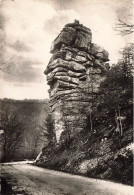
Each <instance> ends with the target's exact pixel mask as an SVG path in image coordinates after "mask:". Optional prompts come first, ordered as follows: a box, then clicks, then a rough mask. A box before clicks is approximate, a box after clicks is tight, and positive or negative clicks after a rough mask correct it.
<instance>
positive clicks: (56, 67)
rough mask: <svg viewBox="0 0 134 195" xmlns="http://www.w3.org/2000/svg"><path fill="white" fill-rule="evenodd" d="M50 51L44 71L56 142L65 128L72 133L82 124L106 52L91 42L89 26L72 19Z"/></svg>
mask: <svg viewBox="0 0 134 195" xmlns="http://www.w3.org/2000/svg"><path fill="white" fill-rule="evenodd" d="M51 53H52V54H53V55H52V57H51V59H50V62H49V64H48V66H47V68H46V70H45V74H46V75H47V82H48V85H50V90H49V96H50V106H51V109H52V115H53V119H54V127H55V132H56V138H57V142H59V140H60V139H61V138H62V136H63V135H64V133H66V132H67V131H69V136H73V135H74V134H75V133H77V132H79V131H81V130H83V129H84V128H85V127H86V123H87V116H88V115H89V113H91V110H92V104H93V102H94V101H93V100H95V98H96V96H97V95H99V86H100V83H101V82H102V80H103V79H104V78H105V71H106V70H107V63H106V62H107V61H108V52H107V51H106V50H104V49H103V48H102V47H100V46H98V45H96V44H94V43H92V33H91V30H90V29H88V28H87V27H85V26H83V25H82V24H79V21H77V20H75V22H74V23H69V24H66V25H65V27H64V28H63V30H62V31H61V33H60V34H59V35H58V36H57V37H56V39H55V40H54V41H53V43H52V46H51Z"/></svg>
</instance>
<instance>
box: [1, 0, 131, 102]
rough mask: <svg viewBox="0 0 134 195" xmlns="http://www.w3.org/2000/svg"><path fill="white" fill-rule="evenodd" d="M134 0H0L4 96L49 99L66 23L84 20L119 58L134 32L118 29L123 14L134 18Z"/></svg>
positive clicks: (127, 19) (128, 19)
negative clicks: (54, 52)
mask: <svg viewBox="0 0 134 195" xmlns="http://www.w3.org/2000/svg"><path fill="white" fill-rule="evenodd" d="M132 8H133V0H0V85H1V86H0V98H12V99H45V98H48V97H49V96H48V89H49V86H48V85H47V81H46V76H45V75H44V73H43V71H44V70H45V68H46V66H47V64H48V62H49V59H50V57H51V54H50V47H51V43H52V41H53V40H54V39H55V38H56V36H57V35H58V34H59V33H60V31H61V30H62V28H63V27H64V25H65V24H67V23H70V22H73V21H74V19H78V20H79V21H80V23H82V24H83V25H84V26H87V27H88V28H90V29H91V31H92V42H93V43H96V44H98V45H100V46H102V47H104V48H105V49H106V50H107V51H108V52H109V59H110V64H113V63H117V61H118V59H119V58H120V56H119V50H120V49H121V48H123V47H124V46H126V44H128V43H130V42H132V35H129V36H121V35H118V33H117V32H116V31H115V30H114V29H115V24H116V23H117V21H118V18H120V19H121V20H123V21H125V22H127V23H133V21H132V19H133V18H132Z"/></svg>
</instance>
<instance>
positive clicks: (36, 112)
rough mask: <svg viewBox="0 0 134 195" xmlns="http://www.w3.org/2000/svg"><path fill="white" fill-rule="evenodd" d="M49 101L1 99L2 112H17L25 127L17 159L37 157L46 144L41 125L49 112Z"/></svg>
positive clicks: (16, 155)
mask: <svg viewBox="0 0 134 195" xmlns="http://www.w3.org/2000/svg"><path fill="white" fill-rule="evenodd" d="M48 101H49V100H48V99H44V100H36V99H34V100H31V99H24V100H14V99H6V98H5V99H0V112H1V113H8V114H7V115H10V113H15V114H17V118H18V120H19V122H21V124H22V126H23V127H24V129H25V130H24V133H23V139H22V147H21V148H20V149H19V150H17V151H16V154H15V156H14V158H15V160H16V159H18V160H19V159H24V158H26V159H27V158H35V157H36V156H37V155H38V153H39V152H40V151H41V149H42V147H43V146H44V144H45V138H44V136H43V133H41V128H40V127H42V126H43V124H44V122H45V119H46V117H47V114H48V112H49V105H48ZM1 126H2V125H1ZM3 128H4V127H3ZM9 160H10V159H9Z"/></svg>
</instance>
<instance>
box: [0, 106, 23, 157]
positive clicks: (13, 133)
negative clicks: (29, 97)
mask: <svg viewBox="0 0 134 195" xmlns="http://www.w3.org/2000/svg"><path fill="white" fill-rule="evenodd" d="M0 124H1V127H2V129H3V130H4V134H5V137H4V140H5V142H4V160H5V161H9V160H12V159H14V155H15V152H16V151H17V150H18V149H20V148H21V147H22V143H21V140H22V135H23V132H24V126H23V124H22V123H21V122H20V121H19V119H18V117H17V112H14V111H13V110H12V111H9V109H8V108H6V110H4V112H2V114H1V117H0Z"/></svg>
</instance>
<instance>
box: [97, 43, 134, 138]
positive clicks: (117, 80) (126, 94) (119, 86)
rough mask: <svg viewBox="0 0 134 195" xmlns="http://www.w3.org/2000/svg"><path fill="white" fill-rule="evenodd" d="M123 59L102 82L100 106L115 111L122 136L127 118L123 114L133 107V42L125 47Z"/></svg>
mask: <svg viewBox="0 0 134 195" xmlns="http://www.w3.org/2000/svg"><path fill="white" fill-rule="evenodd" d="M121 54H122V59H121V60H119V62H118V63H117V64H116V65H113V66H112V67H111V69H110V70H109V71H108V73H107V78H106V80H105V81H104V82H103V83H102V84H101V88H100V89H101V92H102V94H103V95H102V97H101V104H100V107H101V108H102V109H105V110H106V112H110V113H114V115H115V122H116V126H117V128H116V131H118V132H119V133H120V135H121V136H122V134H123V131H122V130H123V129H122V123H123V121H124V120H125V119H126V116H124V115H123V111H124V110H125V109H132V108H131V107H132V98H133V94H132V91H133V71H132V63H133V60H132V54H133V44H131V45H130V46H127V47H125V48H124V49H123V50H122V51H121Z"/></svg>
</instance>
